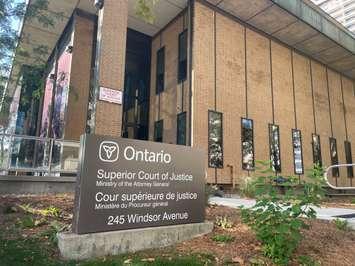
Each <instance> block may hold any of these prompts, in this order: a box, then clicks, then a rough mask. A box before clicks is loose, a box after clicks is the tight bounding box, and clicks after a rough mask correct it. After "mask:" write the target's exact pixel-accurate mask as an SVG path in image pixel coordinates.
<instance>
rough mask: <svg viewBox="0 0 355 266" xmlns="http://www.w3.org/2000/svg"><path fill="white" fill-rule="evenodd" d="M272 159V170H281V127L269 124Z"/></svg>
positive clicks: (277, 171) (278, 171)
mask: <svg viewBox="0 0 355 266" xmlns="http://www.w3.org/2000/svg"><path fill="white" fill-rule="evenodd" d="M269 144H270V161H271V167H272V170H273V171H274V172H276V173H280V172H281V152H280V129H279V126H278V125H273V124H269Z"/></svg>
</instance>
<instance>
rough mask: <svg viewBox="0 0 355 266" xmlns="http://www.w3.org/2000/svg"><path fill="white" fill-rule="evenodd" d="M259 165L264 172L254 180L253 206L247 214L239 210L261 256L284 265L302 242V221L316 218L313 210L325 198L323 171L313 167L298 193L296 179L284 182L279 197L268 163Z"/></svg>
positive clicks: (304, 227) (287, 179) (245, 211)
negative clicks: (259, 243) (261, 251)
mask: <svg viewBox="0 0 355 266" xmlns="http://www.w3.org/2000/svg"><path fill="white" fill-rule="evenodd" d="M261 165H262V166H263V167H264V169H262V170H261V171H260V172H261V174H262V176H260V177H258V178H257V180H256V189H255V195H256V204H255V205H254V206H253V207H252V208H251V209H249V210H248V209H244V208H242V220H243V222H245V223H246V224H248V225H249V226H250V227H251V229H252V230H253V231H254V232H255V233H256V237H257V238H258V239H259V240H260V241H261V243H262V246H263V252H264V255H265V256H267V257H269V258H271V259H272V260H273V262H274V263H276V264H279V265H286V264H287V263H288V262H289V260H290V258H291V256H292V254H293V252H294V251H295V249H296V248H297V246H298V244H299V242H300V241H301V239H302V235H301V230H302V229H308V225H307V224H306V222H305V221H304V219H302V218H304V217H306V218H315V217H316V212H315V210H314V209H313V206H319V204H320V202H321V200H322V198H323V197H324V191H323V188H322V185H323V169H322V168H321V167H319V166H315V167H314V169H313V170H312V171H310V173H309V174H308V180H307V181H306V182H303V183H302V184H301V185H302V189H301V190H296V189H294V188H296V187H299V186H300V183H299V179H298V178H295V177H287V178H285V181H284V183H283V186H285V187H286V188H287V189H286V191H285V193H284V194H283V195H281V194H280V193H279V192H278V191H279V190H278V187H277V183H276V180H277V177H276V176H275V175H274V172H273V171H272V169H271V168H270V167H269V165H270V163H269V162H261ZM265 168H266V169H265Z"/></svg>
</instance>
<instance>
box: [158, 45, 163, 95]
mask: <svg viewBox="0 0 355 266" xmlns="http://www.w3.org/2000/svg"><path fill="white" fill-rule="evenodd" d="M164 73H165V48H164V47H163V48H160V49H159V51H158V52H157V74H156V75H157V76H156V93H157V94H159V93H160V92H162V91H164V75H165V74H164Z"/></svg>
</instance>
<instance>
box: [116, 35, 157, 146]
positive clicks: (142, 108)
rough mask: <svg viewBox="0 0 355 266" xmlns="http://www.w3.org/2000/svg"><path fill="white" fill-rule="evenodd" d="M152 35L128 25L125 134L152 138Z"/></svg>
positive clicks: (131, 137)
mask: <svg viewBox="0 0 355 266" xmlns="http://www.w3.org/2000/svg"><path fill="white" fill-rule="evenodd" d="M151 42H152V40H151V37H150V36H147V35H145V34H143V33H140V32H137V31H134V30H132V29H128V31H127V48H126V70H125V85H124V98H123V119H122V121H123V125H122V136H123V137H125V138H130V139H140V140H148V137H149V133H148V132H149V128H148V125H149V95H150V69H151Z"/></svg>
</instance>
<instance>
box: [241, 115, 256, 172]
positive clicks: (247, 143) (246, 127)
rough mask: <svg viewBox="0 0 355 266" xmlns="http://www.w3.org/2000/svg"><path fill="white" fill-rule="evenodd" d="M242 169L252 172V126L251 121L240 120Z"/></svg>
mask: <svg viewBox="0 0 355 266" xmlns="http://www.w3.org/2000/svg"><path fill="white" fill-rule="evenodd" d="M241 132H242V167H243V169H244V170H254V167H255V160H254V124H253V120H251V119H245V118H242V131H241Z"/></svg>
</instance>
